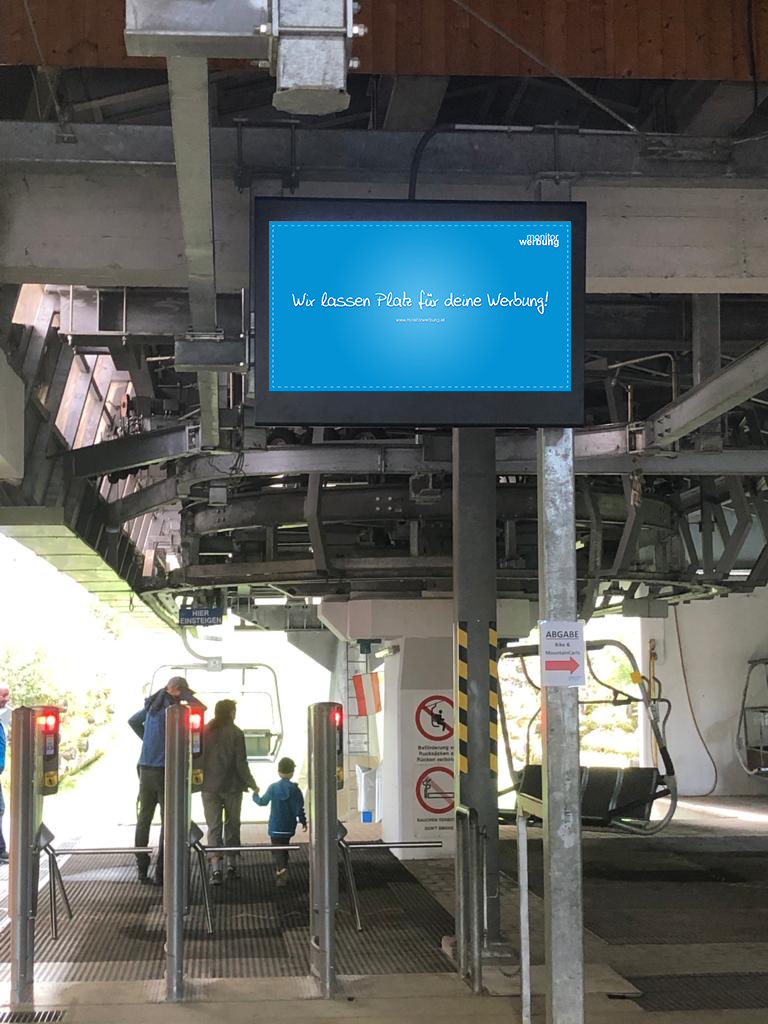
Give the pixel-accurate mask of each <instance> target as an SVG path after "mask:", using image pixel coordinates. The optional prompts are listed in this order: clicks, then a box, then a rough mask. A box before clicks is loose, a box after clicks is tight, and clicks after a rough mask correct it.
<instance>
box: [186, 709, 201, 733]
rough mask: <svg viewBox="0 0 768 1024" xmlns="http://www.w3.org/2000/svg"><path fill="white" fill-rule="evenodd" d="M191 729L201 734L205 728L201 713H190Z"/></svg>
mask: <svg viewBox="0 0 768 1024" xmlns="http://www.w3.org/2000/svg"><path fill="white" fill-rule="evenodd" d="M189 728H190V729H191V730H192V732H200V730H201V729H202V728H203V716H202V715H201V714H200V712H199V711H190V713H189Z"/></svg>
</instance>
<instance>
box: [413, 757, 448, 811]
mask: <svg viewBox="0 0 768 1024" xmlns="http://www.w3.org/2000/svg"><path fill="white" fill-rule="evenodd" d="M416 799H417V800H418V801H419V803H420V804H421V806H422V807H423V808H424V810H425V811H427V812H428V813H429V814H448V812H449V811H452V810H453V802H454V797H453V772H452V771H451V769H450V768H444V767H443V766H442V765H435V766H433V767H432V768H427V770H426V771H425V772H422V773H421V775H420V776H419V778H418V781H417V783H416Z"/></svg>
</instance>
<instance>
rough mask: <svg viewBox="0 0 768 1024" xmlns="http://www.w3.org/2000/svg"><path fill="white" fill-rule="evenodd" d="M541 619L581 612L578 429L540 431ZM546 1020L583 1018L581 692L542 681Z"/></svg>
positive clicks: (579, 1023)
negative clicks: (578, 591) (578, 598)
mask: <svg viewBox="0 0 768 1024" xmlns="http://www.w3.org/2000/svg"><path fill="white" fill-rule="evenodd" d="M538 473H539V477H538V499H539V502H538V503H539V618H540V619H554V620H569V619H570V620H572V619H575V618H576V614H577V613H576V530H575V498H574V477H573V431H572V430H571V429H570V428H566V429H559V428H558V429H544V430H539V432H538ZM541 692H542V739H543V746H544V756H543V762H544V768H543V776H544V780H543V785H544V793H543V795H544V915H545V944H546V970H547V1022H548V1024H583V1021H584V939H583V931H582V928H583V926H582V893H581V797H580V776H579V705H578V699H579V691H578V688H577V687H542V691H541Z"/></svg>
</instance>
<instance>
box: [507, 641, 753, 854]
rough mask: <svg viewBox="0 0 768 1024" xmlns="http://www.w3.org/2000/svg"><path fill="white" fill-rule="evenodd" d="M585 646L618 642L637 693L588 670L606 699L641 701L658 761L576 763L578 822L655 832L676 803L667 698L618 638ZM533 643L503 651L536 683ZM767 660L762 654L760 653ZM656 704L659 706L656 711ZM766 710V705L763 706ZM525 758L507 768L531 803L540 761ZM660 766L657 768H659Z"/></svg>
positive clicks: (536, 798) (535, 800)
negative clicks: (656, 813) (661, 805)
mask: <svg viewBox="0 0 768 1024" xmlns="http://www.w3.org/2000/svg"><path fill="white" fill-rule="evenodd" d="M586 647H587V652H589V651H597V650H603V649H604V648H606V647H616V648H618V649H619V650H620V651H621V652H622V653H623V654H624V655H625V657H626V658H627V660H628V661H629V663H630V667H631V669H632V679H633V682H635V683H636V684H637V686H638V687H639V689H640V696H639V697H635V696H633V695H632V694H628V693H625V692H624V691H622V690H618V689H616V687H614V686H611V685H610V684H608V683H605V682H603V681H602V680H601V679H598V677H597V676H596V675H595V673H594V671H593V669H592V666H591V664H589V662H588V666H589V671H590V675H591V676H592V678H593V679H594V680H595V682H597V683H598V684H599V685H601V686H604V687H606V689H608V690H610V691H611V692H612V693H613V698H612V700H611V703H615V704H628V703H638V704H640V703H642V704H643V705H644V706H645V709H646V711H647V713H648V721H649V723H650V727H651V731H652V733H653V736H654V739H655V740H656V745H657V747H658V752H659V759H660V761H661V766H660V767H659V768H639V767H628V768H613V767H588V766H586V765H582V767H581V815H582V824H583V825H584V827H585V828H606V827H614V828H617V829H619V830H621V831H624V832H632V833H635V834H638V835H654V834H656V833H658V832H661V830H662V829H664V828H665V827H666V826H667V825H668V824H669V822H670V821H671V820H672V818H673V816H674V813H675V810H676V808H677V780H676V778H675V769H674V765H673V763H672V759H671V757H670V755H669V751H668V749H667V740H666V725H667V721H668V719H669V714H670V711H671V705H670V703H669V701H668V700H667V699H666V698H665V697H663V696H662V694H661V684H660V683H659V680H658V679H656V678H655V677H654V680H653V682H654V683H656V686H657V691H656V693H655V694H654V692H653V687H652V685H651V680H649V679H647V678H646V677H645V676H643V675H642V674H641V673H640V671H639V668H638V664H637V661H636V659H635V657H634V655H633V654H632V652H631V651H630V650H629V648H628V647H626V646H625V645H624V644H622V643H620V642H619V641H618V640H590V641H587V645H586ZM538 653H539V648H538V645H517V646H512V647H509V648H507V650H506V651H505V652H504V654H505V655H506V656H508V657H512V658H519V659H520V662H521V665H522V667H523V673H524V675H525V677H526V680H527V682H528V683H529V684H530V685H531V686H533V687H534V689H539V687H537V686H536V684H535V683H534V682H533V680H532V679H531V677H530V675H529V674H528V670H527V667H526V664H525V659H526V658H528V657H533V656H537V655H538ZM766 664H768V659H766ZM499 697H500V706H499V711H500V714H501V715H502V716H503V715H504V708H503V702H502V701H501V694H499ZM579 703H580V704H595V703H601V702H599V701H590V700H584V701H580V702H579ZM661 706H664V707H665V711H664V713H663V714H662V713H661ZM766 710H767V711H768V709H766ZM540 713H541V709H539V710H538V711H537V712H536V714H535V715H534V717H533V718H532V719H531V721H530V722H529V724H528V743H527V749H528V751H530V731H531V728H532V726H533V724H534V722H535V721H536V719H537V718H538V717H539V715H540ZM766 740H767V741H768V721H767V723H766ZM504 741H505V746H506V749H507V758H508V760H509V764H510V769H511V768H512V757H511V750H510V748H509V744H508V738H507V736H506V729H505V730H504ZM765 754H766V774H768V742H767V744H766V751H765ZM526 762H527V763H526V764H525V766H524V768H523V770H522V771H520V772H514V773H512V777H513V779H514V780H515V782H514V785H513V786H512V789H514V790H515V791H516V792H517V793H518V794H520V795H525V796H527V797H529V798H531V803H532V804H533V805H534V806H535V805H537V804H539V803H541V801H542V798H543V789H542V766H541V765H540V764H531V763H530V762H529V758H528V757H527V758H526ZM662 769H663V770H662ZM665 798H669V807H668V809H667V811H666V813H665V814H664V817H663V818H661V819H659V820H658V821H652V820H651V810H652V807H653V804H654V802H655V801H656V800H661V799H665Z"/></svg>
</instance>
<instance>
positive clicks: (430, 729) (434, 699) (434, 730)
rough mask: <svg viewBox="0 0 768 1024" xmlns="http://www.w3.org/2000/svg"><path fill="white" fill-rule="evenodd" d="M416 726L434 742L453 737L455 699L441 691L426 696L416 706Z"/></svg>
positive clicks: (424, 735)
mask: <svg viewBox="0 0 768 1024" xmlns="http://www.w3.org/2000/svg"><path fill="white" fill-rule="evenodd" d="M416 728H417V729H418V730H419V732H420V733H421V735H422V736H423V737H424V738H425V739H428V740H430V741H431V742H432V743H439V742H440V741H441V740H450V739H452V738H453V699H452V698H451V697H446V696H445V695H444V694H441V693H434V694H432V696H431V697H425V698H424V700H423V701H422V702H421V704H419V706H418V707H417V708H416Z"/></svg>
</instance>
